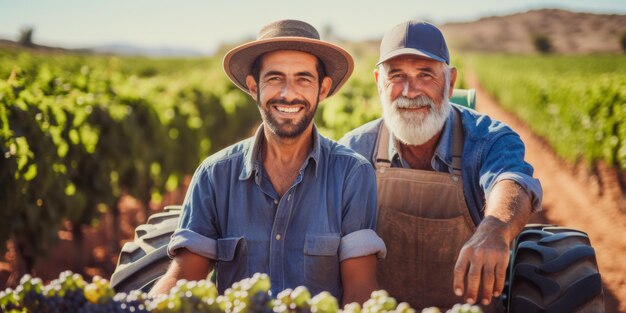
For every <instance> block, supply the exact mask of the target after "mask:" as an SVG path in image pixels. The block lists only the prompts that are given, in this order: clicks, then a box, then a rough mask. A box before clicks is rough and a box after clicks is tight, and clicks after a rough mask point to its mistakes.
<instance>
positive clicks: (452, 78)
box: [448, 67, 457, 98]
mask: <svg viewBox="0 0 626 313" xmlns="http://www.w3.org/2000/svg"><path fill="white" fill-rule="evenodd" d="M456 74H457V71H456V67H452V68H450V89H449V90H448V98H450V97H452V93H453V92H454V83H455V82H456Z"/></svg>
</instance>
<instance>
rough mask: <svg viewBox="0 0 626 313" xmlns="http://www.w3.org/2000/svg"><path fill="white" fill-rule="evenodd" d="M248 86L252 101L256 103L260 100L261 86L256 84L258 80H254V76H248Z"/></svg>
mask: <svg viewBox="0 0 626 313" xmlns="http://www.w3.org/2000/svg"><path fill="white" fill-rule="evenodd" d="M246 86H247V87H248V90H249V91H250V96H252V99H254V100H255V101H256V99H257V98H258V95H257V93H258V92H259V85H258V84H257V83H256V80H254V77H252V75H248V76H246Z"/></svg>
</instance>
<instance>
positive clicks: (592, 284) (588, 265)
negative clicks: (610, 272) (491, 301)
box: [503, 224, 604, 313]
mask: <svg viewBox="0 0 626 313" xmlns="http://www.w3.org/2000/svg"><path fill="white" fill-rule="evenodd" d="M513 247H514V248H513V249H512V253H511V260H510V263H509V269H508V279H507V280H508V283H507V288H506V290H505V294H506V297H505V298H504V299H503V300H504V302H505V307H507V311H508V312H509V313H522V312H524V313H532V312H544V313H564V312H576V313H583V312H593V313H598V312H604V293H603V291H602V279H601V277H600V272H599V270H598V264H597V262H596V254H595V250H594V249H593V247H591V243H590V241H589V237H588V236H587V234H586V233H584V232H582V231H580V230H576V229H571V228H565V227H556V226H554V225H541V224H540V225H537V224H535V225H527V227H526V228H524V230H523V231H522V232H521V233H520V234H519V236H518V237H517V239H516V240H515V243H514V246H513Z"/></svg>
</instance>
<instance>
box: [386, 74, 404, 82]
mask: <svg viewBox="0 0 626 313" xmlns="http://www.w3.org/2000/svg"><path fill="white" fill-rule="evenodd" d="M404 78H405V76H404V75H402V74H395V75H391V76H390V77H389V80H390V81H393V82H396V81H401V80H403V79H404Z"/></svg>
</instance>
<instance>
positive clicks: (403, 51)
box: [376, 48, 447, 65]
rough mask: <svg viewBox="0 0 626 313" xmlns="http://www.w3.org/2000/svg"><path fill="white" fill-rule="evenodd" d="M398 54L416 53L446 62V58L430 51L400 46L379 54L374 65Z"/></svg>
mask: <svg viewBox="0 0 626 313" xmlns="http://www.w3.org/2000/svg"><path fill="white" fill-rule="evenodd" d="M400 55H417V56H422V57H426V58H429V59H433V60H435V61H439V62H442V63H447V62H446V60H444V59H443V58H441V57H438V56H436V55H434V54H432V53H429V52H426V51H422V50H418V49H413V48H402V49H397V50H393V51H391V52H389V53H387V54H385V55H384V56H381V57H380V59H378V62H377V63H376V65H380V64H381V63H383V62H385V61H388V60H390V59H393V58H395V57H397V56H400Z"/></svg>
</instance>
